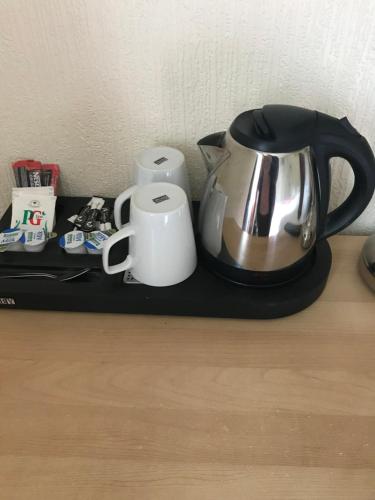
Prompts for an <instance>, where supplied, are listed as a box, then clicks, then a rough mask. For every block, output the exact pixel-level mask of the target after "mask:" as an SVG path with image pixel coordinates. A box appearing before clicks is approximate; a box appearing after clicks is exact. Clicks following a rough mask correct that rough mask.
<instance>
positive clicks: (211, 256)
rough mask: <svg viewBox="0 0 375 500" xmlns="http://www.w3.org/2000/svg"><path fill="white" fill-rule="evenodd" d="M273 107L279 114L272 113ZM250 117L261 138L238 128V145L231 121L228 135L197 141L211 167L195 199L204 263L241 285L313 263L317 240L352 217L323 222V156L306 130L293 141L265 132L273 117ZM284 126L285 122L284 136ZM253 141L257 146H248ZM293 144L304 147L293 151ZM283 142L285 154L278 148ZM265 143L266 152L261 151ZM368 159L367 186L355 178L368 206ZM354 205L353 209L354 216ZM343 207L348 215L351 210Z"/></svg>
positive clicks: (372, 174) (371, 174)
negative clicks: (304, 135)
mask: <svg viewBox="0 0 375 500" xmlns="http://www.w3.org/2000/svg"><path fill="white" fill-rule="evenodd" d="M266 108H267V107H266ZM273 108H291V107H289V106H286V107H283V106H274V107H273ZM263 109H265V108H263ZM293 109H297V110H299V109H301V108H293ZM272 111H273V112H274V114H275V113H276V114H277V111H278V110H277V109H276V111H275V110H272ZM281 111H285V110H283V109H282V110H281ZM292 111H293V110H292ZM306 111H307V110H306ZM308 113H315V112H310V111H308ZM292 114H293V112H292ZM240 116H241V115H240ZM324 116H326V115H324ZM308 117H309V118H313V116H311V115H308ZM271 118H272V116H271ZM256 119H258V121H259V120H260V119H261V120H262V121H261V127H262V129H261V130H259V127H258V130H257V129H255V131H253V134H254V136H255V139H257V138H259V136H260V137H261V139H262V140H263V142H259V141H258V143H257V141H256V140H254V136H253V137H252V138H250V140H249V142H247V138H246V137H245V138H244V136H241V135H240V134H238V133H237V136H239V140H240V141H241V142H242V143H241V142H239V140H236V139H238V137H236V139H235V138H234V137H233V135H236V128H234V127H233V124H232V127H231V129H230V130H228V131H227V132H225V133H224V132H223V133H218V134H212V135H211V136H208V137H207V138H204V139H202V140H201V141H200V142H199V143H198V144H199V146H200V149H201V152H202V154H203V157H204V159H205V162H206V165H207V168H208V170H209V173H208V178H207V181H206V185H205V189H204V193H203V197H202V200H201V207H200V214H199V233H200V244H201V248H202V251H203V254H204V256H205V257H206V261H207V263H208V264H209V265H210V266H211V267H212V268H213V269H214V270H215V271H216V272H218V273H219V274H221V275H223V276H224V277H226V278H228V279H230V280H232V281H235V282H239V283H243V284H250V285H270V284H275V283H280V282H285V281H288V280H290V279H292V278H294V277H296V276H298V275H299V274H300V273H301V272H302V271H303V270H304V269H305V268H306V266H307V265H309V263H311V262H312V259H313V256H314V252H313V249H314V244H315V242H316V240H317V238H321V237H326V236H327V235H328V234H332V233H333V232H336V230H339V229H341V227H342V226H343V225H344V224H345V223H347V222H348V221H349V220H350V217H349V216H346V218H345V217H344V214H340V213H339V214H338V213H337V212H336V214H335V215H334V219H335V217H336V219H337V218H338V219H340V221H341V222H340V221H339V220H331V221H327V211H328V201H329V188H330V186H329V184H330V175H329V165H328V157H329V155H328V156H327V155H326V158H324V161H322V159H321V155H322V154H325V150H324V151H323V152H321V151H320V150H319V148H317V147H314V145H315V143H314V141H315V138H314V137H313V134H312V132H311V129H309V131H308V134H307V138H309V139H310V140H308V139H305V140H303V141H299V143H298V141H297V142H293V140H292V141H290V142H289V145H288V137H287V136H286V137H285V136H284V137H282V138H280V137H276V138H275V135H276V133H277V130H276V131H275V128H277V127H275V126H273V130H271V131H270V130H269V129H270V128H271V127H272V125H273V124H272V119H268V120H267V116H266V117H264V114H263V115H262V117H261V118H259V116H258V117H255V120H254V118H253V122H254V121H256ZM266 120H267V121H266ZM270 122H271V124H270ZM234 123H235V122H234ZM285 129H287V126H285V124H284V128H283V133H286V132H285ZM244 130H245V132H246V131H247V128H245V129H244ZM353 130H354V129H353ZM237 132H238V130H237ZM355 132H356V131H355ZM267 134H268V136H267ZM265 135H266V139H267V140H265V138H264V136H265ZM270 136H271V137H272V141H270V140H269V137H270ZM279 136H280V134H279ZM277 139H279V143H280V139H282V141H281V142H282V143H283V144H277ZM270 142H273V143H272V144H270ZM309 142H311V144H309ZM253 143H254V146H260V147H257V148H253V147H250V145H252V144H253ZM249 144H250V145H249ZM366 144H367V143H366ZM298 145H300V146H302V147H300V148H297V149H292V147H295V146H298ZM281 146H283V149H286V150H287V151H285V152H283V151H277V149H278V148H280V149H281ZM267 148H268V149H270V150H271V151H267V150H260V149H267ZM332 151H336V150H332ZM370 152H371V150H370ZM334 155H335V156H337V154H336V152H335V153H334ZM346 157H348V156H347V155H346ZM368 159H369V161H370V163H371V162H372V164H371V166H370V167H369V168H368V169H367V171H366V172H367V173H366V182H369V183H370V186H367V188H365V187H364V186H362V183H360V184H361V186H362V196H365V197H366V204H367V203H368V201H369V199H370V197H371V194H372V192H373V191H374V185H375V168H374V167H375V162H374V159H373V156H372V153H371V155H370V156H369V158H368ZM318 163H319V164H320V168H319V166H318ZM322 164H324V166H322ZM356 165H357V164H356ZM355 173H356V172H355ZM362 180H363V179H362ZM368 188H369V189H368ZM357 189H358V187H357ZM349 201H350V200H349ZM362 201H364V200H362ZM361 207H363V203H361ZM358 208H359V207H354V211H355V212H356V214H358ZM351 210H352V212H353V208H352V207H351ZM361 210H363V208H362V209H361ZM344 211H345V212H349V211H350V210H349V207H346V208H345V207H344ZM351 215H352V216H353V213H352V214H351ZM328 226H330V228H329V230H328ZM339 226H340V227H339Z"/></svg>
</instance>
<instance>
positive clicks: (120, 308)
mask: <svg viewBox="0 0 375 500" xmlns="http://www.w3.org/2000/svg"><path fill="white" fill-rule="evenodd" d="M87 201H88V198H67V197H60V198H59V199H58V205H57V209H56V214H57V224H56V228H55V230H56V232H57V233H58V235H59V236H60V235H62V234H64V233H65V232H68V231H69V230H71V225H70V224H69V223H68V222H67V220H66V219H67V218H68V217H69V216H71V215H72V214H74V213H77V211H78V210H79V208H80V207H82V205H84V204H85V203H87ZM194 205H195V206H194V208H197V207H198V203H194ZM10 216H11V211H10V209H8V211H7V213H6V214H5V215H4V217H3V219H2V220H1V222H0V229H4V228H6V227H9V223H10ZM124 220H127V219H126V217H124ZM57 240H58V238H57V239H54V240H51V241H49V242H48V244H47V247H46V249H45V251H44V252H43V253H41V254H30V253H24V252H22V253H18V252H8V253H1V254H0V277H1V275H2V274H5V273H10V271H13V272H16V271H18V270H20V269H21V268H22V269H26V268H27V269H28V270H30V271H32V270H41V269H44V270H50V269H51V268H53V269H54V270H60V272H61V273H63V272H65V271H67V270H72V269H78V268H82V267H90V268H91V269H92V272H90V273H89V274H87V275H85V276H82V277H81V278H79V279H76V280H72V281H67V282H60V281H57V280H47V279H34V278H33V279H24V278H22V279H1V278H0V309H1V308H8V309H35V310H54V311H77V312H78V311H81V312H106V313H124V314H158V315H175V316H176V315H177V316H200V317H220V318H239V319H270V318H278V317H282V316H288V315H290V314H293V313H296V312H298V311H301V310H302V309H305V308H306V307H308V306H309V305H310V304H312V303H313V302H314V301H315V300H316V299H317V298H318V297H319V295H320V294H321V293H322V291H323V289H324V287H325V285H326V282H327V278H328V275H329V271H330V268H331V260H332V255H331V249H330V247H329V244H328V242H327V241H325V240H324V241H320V242H318V243H317V245H316V249H315V255H314V258H313V261H312V264H311V266H310V268H309V269H307V270H306V271H305V272H304V274H302V275H301V276H299V277H298V278H296V279H295V280H293V281H290V282H288V283H286V284H282V285H279V286H273V287H264V288H250V287H245V286H241V285H236V284H233V283H231V282H228V281H225V280H223V279H221V278H220V277H218V276H216V275H215V274H213V273H212V272H210V271H209V270H208V269H206V268H205V267H204V265H203V264H202V263H199V264H198V267H197V269H196V271H195V272H194V274H193V275H192V276H191V277H190V278H189V279H187V280H186V281H184V282H183V283H179V284H178V285H174V286H171V287H163V288H156V287H149V286H146V285H143V284H135V283H129V284H124V283H123V275H122V274H119V275H115V276H107V275H106V274H105V273H104V272H103V271H102V270H101V258H100V257H98V256H93V255H67V254H66V253H65V252H64V251H63V250H62V249H61V248H59V246H58V243H57ZM118 247H119V248H117V247H116V248H115V249H114V251H113V253H114V257H115V260H116V262H117V261H119V260H121V259H123V255H124V252H126V248H125V249H124V247H122V248H121V244H119V245H118ZM116 254H117V255H116ZM117 259H118V260H117Z"/></svg>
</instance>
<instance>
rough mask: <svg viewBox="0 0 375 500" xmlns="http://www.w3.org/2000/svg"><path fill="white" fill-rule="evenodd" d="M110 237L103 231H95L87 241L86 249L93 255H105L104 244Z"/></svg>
mask: <svg viewBox="0 0 375 500" xmlns="http://www.w3.org/2000/svg"><path fill="white" fill-rule="evenodd" d="M108 238H109V236H108V235H107V234H105V233H103V232H102V231H93V232H92V233H90V236H89V237H88V239H87V240H86V241H85V247H86V248H87V251H88V253H90V254H93V255H101V254H102V253H103V246H104V243H105V242H106V241H107V240H108Z"/></svg>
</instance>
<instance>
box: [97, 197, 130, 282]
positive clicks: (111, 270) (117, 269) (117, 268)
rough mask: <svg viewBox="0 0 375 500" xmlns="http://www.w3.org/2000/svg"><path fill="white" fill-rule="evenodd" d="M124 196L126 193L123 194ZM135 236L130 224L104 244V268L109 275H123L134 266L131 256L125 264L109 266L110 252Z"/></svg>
mask: <svg viewBox="0 0 375 500" xmlns="http://www.w3.org/2000/svg"><path fill="white" fill-rule="evenodd" d="M123 194H124V193H123ZM133 234H135V230H134V227H133V226H131V225H130V224H126V225H125V226H124V227H123V228H122V229H120V231H118V232H117V233H115V234H113V235H112V236H111V237H110V238H108V240H107V241H106V242H105V243H104V247H103V258H102V260H103V268H104V271H105V272H106V273H107V274H117V273H121V272H122V271H126V270H127V269H130V268H131V267H132V265H133V259H132V257H131V255H128V256H127V257H126V259H125V260H124V261H123V262H120V263H119V264H115V265H114V266H110V265H109V252H110V250H111V248H112V247H113V245H115V244H116V243H118V242H119V241H121V240H123V239H125V238H129V236H132V235H133Z"/></svg>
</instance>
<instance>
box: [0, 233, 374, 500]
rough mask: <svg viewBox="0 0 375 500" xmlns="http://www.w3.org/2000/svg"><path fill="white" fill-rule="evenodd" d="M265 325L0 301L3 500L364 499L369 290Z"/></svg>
mask: <svg viewBox="0 0 375 500" xmlns="http://www.w3.org/2000/svg"><path fill="white" fill-rule="evenodd" d="M363 242H364V238H362V237H352V236H338V237H335V238H333V239H332V240H331V243H332V247H333V250H334V264H333V269H332V273H331V276H330V280H329V283H328V285H327V288H326V290H325V292H324V293H323V295H322V297H321V298H320V300H319V301H318V302H317V303H315V304H314V305H313V306H311V307H310V308H309V309H307V310H305V311H303V312H301V313H299V314H296V315H294V316H291V317H289V318H284V319H279V320H271V321H245V320H223V319H198V318H179V317H161V316H160V317H156V316H148V317H147V316H130V315H129V316H126V315H123V316H121V315H103V314H97V315H94V314H76V313H75V314H70V313H53V312H46V313H40V312H31V311H9V310H3V311H1V312H0V322H1V323H0V324H1V331H0V498H1V499H4V500H5V499H6V500H11V499H22V500H27V499H33V500H34V499H38V500H44V499H46V500H47V499H48V500H50V499H58V500H60V499H64V500H65V499H69V500H72V499H77V500H78V499H79V500H82V499H98V500H99V499H100V500H102V499H104V500H107V499H108V500H112V499H126V500H132V499H137V500H167V499H168V500H195V499H197V500H211V499H215V500H218V499H219V500H224V499H225V500H227V499H236V500H238V499H239V500H245V499H246V500H249V499H251V500H252V499H255V500H258V499H259V500H271V499H272V500H276V499H277V500H281V499H283V500H284V499H288V500H303V499H320V500H321V499H323V500H336V499H337V500H374V499H375V318H374V304H375V300H374V298H375V295H373V293H372V292H371V291H369V290H368V289H367V288H366V287H365V285H363V284H362V282H361V279H360V277H359V276H358V274H357V269H356V266H357V258H358V255H359V252H360V249H361V246H362V245H363Z"/></svg>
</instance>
